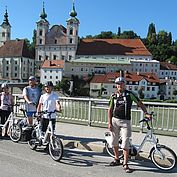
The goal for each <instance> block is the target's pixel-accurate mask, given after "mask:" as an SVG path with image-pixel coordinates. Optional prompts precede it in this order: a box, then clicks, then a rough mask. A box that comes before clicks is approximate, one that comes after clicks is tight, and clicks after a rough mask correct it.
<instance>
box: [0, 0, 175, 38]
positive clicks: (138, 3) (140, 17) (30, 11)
mask: <svg viewBox="0 0 177 177" xmlns="http://www.w3.org/2000/svg"><path fill="white" fill-rule="evenodd" d="M43 1H44V2H45V10H46V13H47V15H48V17H47V19H48V21H49V23H50V25H51V26H52V25H54V24H62V25H63V26H66V20H67V19H68V18H69V12H70V11H71V9H72V0H0V24H1V23H2V22H3V19H4V12H5V8H6V6H7V9H8V14H9V21H10V24H11V26H12V39H15V38H28V39H29V40H31V39H32V34H33V29H35V28H36V21H38V20H39V15H40V13H41V11H42V3H43ZM75 7H76V11H77V14H78V15H77V18H78V19H79V20H80V29H79V36H80V37H82V36H86V35H89V34H91V35H95V34H99V33H100V32H101V31H112V32H114V33H117V29H118V27H121V31H127V30H133V31H134V32H135V33H137V35H139V36H141V37H142V38H143V37H146V35H147V30H148V26H149V24H150V23H154V24H155V27H156V31H157V32H159V31H160V30H165V31H167V32H171V33H172V37H173V40H176V39H177V0H168V1H167V0H75Z"/></svg>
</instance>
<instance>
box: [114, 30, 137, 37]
mask: <svg viewBox="0 0 177 177" xmlns="http://www.w3.org/2000/svg"><path fill="white" fill-rule="evenodd" d="M117 38H119V39H137V38H140V37H139V36H138V35H137V34H136V33H135V32H133V31H124V32H123V33H121V34H120V35H119V36H117Z"/></svg>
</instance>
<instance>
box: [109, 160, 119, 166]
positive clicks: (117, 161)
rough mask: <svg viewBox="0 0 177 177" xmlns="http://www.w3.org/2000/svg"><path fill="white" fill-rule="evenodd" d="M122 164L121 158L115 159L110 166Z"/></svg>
mask: <svg viewBox="0 0 177 177" xmlns="http://www.w3.org/2000/svg"><path fill="white" fill-rule="evenodd" d="M118 165H121V163H120V160H117V159H114V160H113V161H112V162H111V163H110V164H109V166H118Z"/></svg>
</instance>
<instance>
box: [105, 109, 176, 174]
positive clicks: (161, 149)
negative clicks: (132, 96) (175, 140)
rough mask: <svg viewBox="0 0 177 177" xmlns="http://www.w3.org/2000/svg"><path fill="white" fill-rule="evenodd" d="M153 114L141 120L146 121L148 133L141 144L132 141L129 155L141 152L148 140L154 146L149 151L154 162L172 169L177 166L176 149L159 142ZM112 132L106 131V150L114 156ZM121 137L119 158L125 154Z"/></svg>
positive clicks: (162, 167)
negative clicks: (155, 131)
mask: <svg viewBox="0 0 177 177" xmlns="http://www.w3.org/2000/svg"><path fill="white" fill-rule="evenodd" d="M151 115H152V119H148V118H146V117H145V118H144V119H143V120H141V121H140V123H141V122H142V123H145V124H146V127H147V133H146V135H145V136H144V138H143V140H142V142H141V144H140V145H134V144H132V142H131V141H129V142H130V150H129V156H130V157H132V156H136V155H138V154H139V153H140V152H142V148H143V146H144V144H145V143H146V142H150V143H151V144H152V145H153V147H152V148H151V150H150V152H149V157H150V158H151V161H152V162H153V164H154V165H155V166H156V167H158V168H159V169H161V170H166V171H167V170H171V169H173V168H174V167H175V165H176V160H177V157H176V154H175V153H174V151H173V150H172V149H170V148H169V147H167V146H165V145H161V144H159V142H158V139H157V138H156V137H155V135H154V133H153V121H152V120H153V117H154V113H153V112H152V113H151ZM111 136H112V133H111V132H106V133H105V141H104V143H105V148H106V151H107V152H108V154H109V155H110V156H112V157H113V158H114V153H113V149H112V147H111V139H112V137H111ZM121 143H122V141H121V138H120V140H119V149H120V156H119V159H122V158H123V154H122V153H121V151H122V150H121ZM149 157H148V158H149Z"/></svg>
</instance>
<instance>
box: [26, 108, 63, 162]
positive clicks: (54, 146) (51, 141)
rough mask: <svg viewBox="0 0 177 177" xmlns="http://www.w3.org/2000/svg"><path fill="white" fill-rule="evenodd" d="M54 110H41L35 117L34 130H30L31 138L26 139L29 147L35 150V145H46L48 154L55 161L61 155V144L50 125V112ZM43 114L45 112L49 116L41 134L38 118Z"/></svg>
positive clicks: (58, 159)
mask: <svg viewBox="0 0 177 177" xmlns="http://www.w3.org/2000/svg"><path fill="white" fill-rule="evenodd" d="M55 112H57V111H54V112H47V111H44V112H41V113H39V114H40V115H39V116H38V117H37V125H36V126H35V127H34V130H33V131H32V135H31V137H32V138H31V140H29V141H28V145H29V147H30V149H32V150H36V148H37V146H42V145H43V146H48V147H49V148H48V150H49V154H50V156H51V158H52V159H53V160H55V161H60V160H61V158H62V156H63V144H62V141H61V140H60V138H59V137H57V136H56V135H55V133H54V129H53V126H52V119H51V114H52V113H55ZM43 114H47V116H48V118H49V124H48V127H47V130H46V132H45V134H44V136H43V135H42V131H41V124H40V118H41V116H42V115H43Z"/></svg>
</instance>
